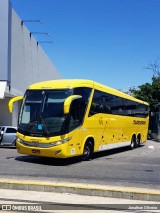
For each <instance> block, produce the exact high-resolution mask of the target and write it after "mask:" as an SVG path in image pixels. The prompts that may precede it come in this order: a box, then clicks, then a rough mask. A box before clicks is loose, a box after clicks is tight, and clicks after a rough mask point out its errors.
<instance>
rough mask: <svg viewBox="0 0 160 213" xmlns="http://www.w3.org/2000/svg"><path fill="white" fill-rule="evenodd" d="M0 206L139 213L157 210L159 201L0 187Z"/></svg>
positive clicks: (56, 211) (57, 211)
mask: <svg viewBox="0 0 160 213" xmlns="http://www.w3.org/2000/svg"><path fill="white" fill-rule="evenodd" d="M0 208H1V209H2V210H1V211H0V212H10V210H12V211H14V212H23V210H24V211H25V212H26V211H27V212H54V213H66V212H71V213H73V212H76V213H80V212H83V213H90V212H91V210H92V213H101V212H106V213H122V212H137V213H139V212H145V211H146V212H160V202H154V201H140V200H128V199H119V198H108V197H101V196H87V195H77V194H70V193H55V192H37V191H25V190H11V189H0ZM156 208H157V209H156ZM7 209H8V210H7ZM33 209H34V210H35V211H33ZM18 210H19V211H18Z"/></svg>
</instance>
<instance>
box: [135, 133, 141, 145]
mask: <svg viewBox="0 0 160 213" xmlns="http://www.w3.org/2000/svg"><path fill="white" fill-rule="evenodd" d="M140 143H141V136H140V135H138V136H137V139H136V145H137V147H138V146H140Z"/></svg>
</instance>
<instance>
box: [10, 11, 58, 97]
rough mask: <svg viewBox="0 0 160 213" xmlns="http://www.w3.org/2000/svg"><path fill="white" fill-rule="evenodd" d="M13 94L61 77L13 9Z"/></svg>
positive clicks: (18, 93) (21, 92)
mask: <svg viewBox="0 0 160 213" xmlns="http://www.w3.org/2000/svg"><path fill="white" fill-rule="evenodd" d="M11 32H12V34H11V35H12V36H11V37H12V43H11V93H12V94H14V95H20V94H23V93H24V91H25V90H26V88H27V87H28V86H29V85H30V84H32V83H35V82H39V81H44V80H51V79H58V78H60V75H59V73H58V71H57V69H56V68H55V66H54V65H53V64H52V62H51V61H50V59H49V58H48V56H47V55H46V53H45V52H44V50H43V49H42V48H41V47H40V45H39V44H38V45H37V41H36V40H35V39H34V37H33V35H31V36H30V32H29V30H28V29H27V28H26V26H25V25H24V24H23V25H21V20H20V18H19V17H18V15H17V14H16V12H15V11H14V10H13V9H12V31H11ZM19 79H20V80H19Z"/></svg>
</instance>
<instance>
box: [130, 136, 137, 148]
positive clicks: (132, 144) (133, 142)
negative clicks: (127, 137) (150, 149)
mask: <svg viewBox="0 0 160 213" xmlns="http://www.w3.org/2000/svg"><path fill="white" fill-rule="evenodd" d="M135 144H136V139H135V137H134V136H132V139H131V144H130V149H131V150H132V149H134V148H135Z"/></svg>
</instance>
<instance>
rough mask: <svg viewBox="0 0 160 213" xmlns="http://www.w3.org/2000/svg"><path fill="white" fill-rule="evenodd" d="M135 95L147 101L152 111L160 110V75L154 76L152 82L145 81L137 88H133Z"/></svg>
mask: <svg viewBox="0 0 160 213" xmlns="http://www.w3.org/2000/svg"><path fill="white" fill-rule="evenodd" d="M131 92H132V94H133V96H134V97H136V98H138V99H140V100H143V101H146V102H147V103H149V105H150V110H151V112H160V77H154V76H153V78H152V83H151V84H150V83H145V84H143V85H141V86H138V88H136V89H134V88H133V89H131Z"/></svg>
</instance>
